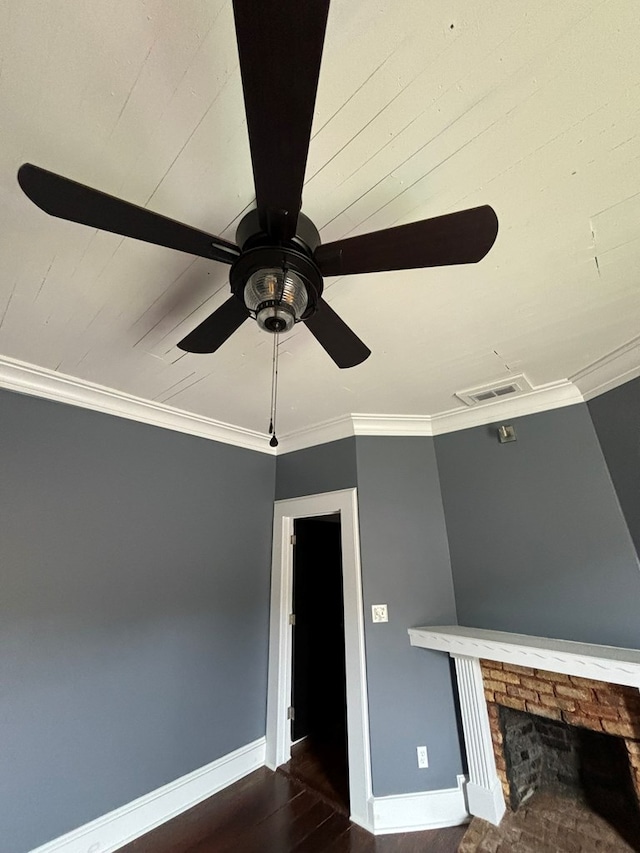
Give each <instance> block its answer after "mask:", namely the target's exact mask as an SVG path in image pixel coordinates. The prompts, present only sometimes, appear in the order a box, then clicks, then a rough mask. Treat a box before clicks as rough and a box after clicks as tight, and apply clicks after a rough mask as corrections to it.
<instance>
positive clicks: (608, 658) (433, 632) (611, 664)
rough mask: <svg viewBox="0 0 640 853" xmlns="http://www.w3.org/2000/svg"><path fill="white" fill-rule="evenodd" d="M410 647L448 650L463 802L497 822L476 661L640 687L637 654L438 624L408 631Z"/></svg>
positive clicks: (498, 804)
mask: <svg viewBox="0 0 640 853" xmlns="http://www.w3.org/2000/svg"><path fill="white" fill-rule="evenodd" d="M409 637H410V641H411V645H412V646H419V647H421V648H424V649H435V650H437V651H442V652H448V653H449V655H450V656H451V657H452V658H453V659H454V661H455V666H456V675H457V680H458V693H459V697H460V711H461V714H462V728H463V731H464V740H465V746H466V750H467V762H468V765H469V782H468V783H467V804H468V808H469V812H470V813H471V814H472V815H477V816H478V817H481V818H484V820H488V821H490V822H491V823H494V824H498V823H500V820H501V818H502V815H503V814H504V812H505V803H504V797H503V794H502V788H501V785H500V780H499V779H498V775H497V772H496V764H495V757H494V753H493V745H492V742H491V731H490V728H489V715H488V711H487V703H486V701H485V698H484V685H483V681H482V671H481V669H480V659H481V658H483V659H485V660H495V661H501V662H502V663H512V664H518V665H519V666H529V667H533V668H536V669H543V670H547V671H548V672H561V673H564V674H565V675H578V676H581V677H583V678H592V679H596V680H597V681H607V682H611V683H613V684H624V685H627V686H629V687H636V688H639V689H640V651H638V650H636V649H623V648H619V647H617V646H597V645H592V644H591V643H575V642H571V641H569V640H554V639H550V638H547V637H531V636H529V635H527V634H509V633H507V632H504V631H488V630H486V629H484V628H463V627H461V626H459V625H438V626H433V627H426V628H410V629H409Z"/></svg>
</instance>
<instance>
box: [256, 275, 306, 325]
mask: <svg viewBox="0 0 640 853" xmlns="http://www.w3.org/2000/svg"><path fill="white" fill-rule="evenodd" d="M308 301H309V297H308V295H307V288H306V287H305V285H304V282H303V281H302V279H301V278H300V276H299V275H297V274H296V273H294V272H291V270H287V269H262V270H258V272H254V273H253V275H251V276H249V280H248V281H247V283H246V285H245V288H244V302H245V305H246V306H247V308H248V309H249V311H252V312H254V313H255V318H256V321H257V323H258V326H260V328H261V329H264V330H265V331H266V332H271V333H273V334H275V333H276V332H288V331H289V330H290V329H292V328H293V324H294V323H297V322H298V320H300V319H301V317H302V315H303V314H304V312H305V310H306V308H307V303H308Z"/></svg>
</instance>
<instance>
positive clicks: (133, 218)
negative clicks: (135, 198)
mask: <svg viewBox="0 0 640 853" xmlns="http://www.w3.org/2000/svg"><path fill="white" fill-rule="evenodd" d="M18 182H19V184H20V186H21V187H22V189H23V190H24V192H25V193H26V194H27V195H28V196H29V198H30V199H31V201H32V202H33V203H34V204H37V205H38V207H39V208H41V209H42V210H44V211H45V213H49V214H50V215H51V216H58V217H60V218H61V219H68V220H70V221H71V222H79V223H80V224H81V225H90V226H91V227H92V228H100V229H101V230H102V231H111V232H113V233H114V234H121V235H122V236H123V237H133V238H135V239H136V240H144V242H145V243H155V244H156V245H158V246H167V247H168V248H169V249H177V250H178V251H180V252H188V253H189V254H190V255H199V256H200V257H202V258H209V259H211V260H214V261H222V263H225V264H232V263H233V262H234V261H235V260H236V258H237V257H238V255H239V254H240V250H239V249H238V247H237V246H236V245H234V244H233V243H229V242H227V241H226V240H222V239H221V238H220V237H215V236H213V235H212V234H207V233H206V232H205V231H198V229H197V228H191V227H190V226H189V225H183V224H182V223H181V222H176V221H175V220H173V219H167V217H166V216H161V215H160V214H159V213H154V212H153V211H151V210H147V209H146V208H144V207H138V206H137V205H135V204H130V203H129V202H128V201H122V199H119V198H115V196H112V195H107V194H106V193H103V192H100V190H94V189H92V188H91V187H87V186H85V185H84V184H79V183H77V182H76V181H72V180H70V179H69V178H64V177H63V176H62V175H56V174H55V173H54V172H48V171H47V170H46V169H41V168H40V167H39V166H33V165H32V164H31V163H25V164H24V165H23V166H20V169H19V170H18Z"/></svg>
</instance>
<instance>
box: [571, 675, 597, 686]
mask: <svg viewBox="0 0 640 853" xmlns="http://www.w3.org/2000/svg"><path fill="white" fill-rule="evenodd" d="M569 678H570V679H571V683H572V684H575V685H576V687H588V688H589V689H590V690H595V689H596V688H597V687H600V685H601V684H602V682H601V681H594V680H593V678H581V677H580V676H579V675H570V676H569Z"/></svg>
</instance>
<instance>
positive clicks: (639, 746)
mask: <svg viewBox="0 0 640 853" xmlns="http://www.w3.org/2000/svg"><path fill="white" fill-rule="evenodd" d="M625 745H626V747H627V752H628V753H629V755H633V756H638V758H640V741H637V740H625Z"/></svg>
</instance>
